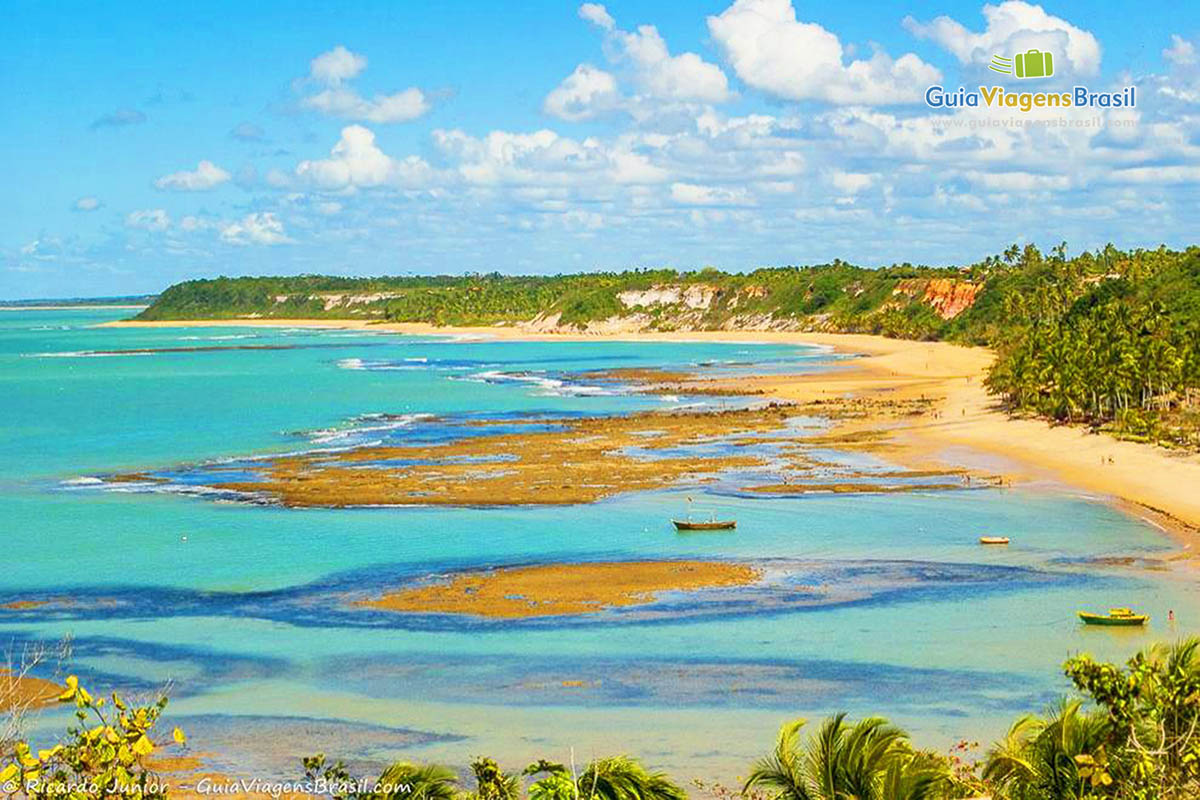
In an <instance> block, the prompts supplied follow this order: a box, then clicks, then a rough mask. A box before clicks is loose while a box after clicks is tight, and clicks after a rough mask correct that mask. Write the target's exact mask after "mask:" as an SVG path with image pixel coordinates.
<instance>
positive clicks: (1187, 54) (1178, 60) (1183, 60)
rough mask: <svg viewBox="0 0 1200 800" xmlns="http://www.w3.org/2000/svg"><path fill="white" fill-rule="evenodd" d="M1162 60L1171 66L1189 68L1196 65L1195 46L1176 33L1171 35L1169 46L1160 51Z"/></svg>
mask: <svg viewBox="0 0 1200 800" xmlns="http://www.w3.org/2000/svg"><path fill="white" fill-rule="evenodd" d="M1162 54H1163V58H1165V59H1166V60H1167V61H1170V62H1171V63H1173V64H1179V65H1181V66H1190V65H1192V64H1195V63H1196V45H1194V44H1192V43H1191V42H1189V41H1188V40H1187V39H1184V38H1183V37H1182V36H1180V35H1179V34H1177V33H1173V34H1171V46H1170V47H1168V48H1167V49H1165V50H1163V51H1162Z"/></svg>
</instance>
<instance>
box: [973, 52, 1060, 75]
mask: <svg viewBox="0 0 1200 800" xmlns="http://www.w3.org/2000/svg"><path fill="white" fill-rule="evenodd" d="M988 69H990V70H992V71H993V72H1001V73H1004V74H1005V75H1016V76H1017V77H1018V78H1049V77H1050V76H1051V75H1053V74H1054V56H1053V55H1051V54H1050V53H1048V52H1046V53H1043V52H1042V51H1041V50H1037V49H1031V50H1026V51H1025V52H1024V53H1017V56H1016V58H1009V57H1007V56H992V62H991V63H990V64H988Z"/></svg>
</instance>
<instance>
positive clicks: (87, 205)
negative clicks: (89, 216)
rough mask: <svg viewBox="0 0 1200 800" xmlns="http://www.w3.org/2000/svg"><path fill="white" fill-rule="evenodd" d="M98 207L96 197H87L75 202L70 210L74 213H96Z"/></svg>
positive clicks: (98, 201) (98, 202)
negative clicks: (73, 210)
mask: <svg viewBox="0 0 1200 800" xmlns="http://www.w3.org/2000/svg"><path fill="white" fill-rule="evenodd" d="M100 205H101V204H100V199H99V198H98V197H92V196H91V195H88V196H87V197H81V198H79V199H78V200H76V201H75V205H74V206H72V208H74V209H75V210H76V211H96V210H97V209H99V208H100Z"/></svg>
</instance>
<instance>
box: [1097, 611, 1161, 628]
mask: <svg viewBox="0 0 1200 800" xmlns="http://www.w3.org/2000/svg"><path fill="white" fill-rule="evenodd" d="M1079 618H1080V619H1081V620H1083V623H1084V624H1085V625H1124V626H1137V625H1145V624H1146V623H1147V622H1148V621H1149V619H1150V615H1149V614H1135V613H1133V610H1132V609H1128V608H1110V609H1109V610H1108V613H1107V614H1089V613H1088V612H1087V611H1080V612H1079Z"/></svg>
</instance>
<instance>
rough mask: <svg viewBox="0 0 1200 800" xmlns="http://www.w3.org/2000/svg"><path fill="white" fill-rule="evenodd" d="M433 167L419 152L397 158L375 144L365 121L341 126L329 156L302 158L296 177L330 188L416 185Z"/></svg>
mask: <svg viewBox="0 0 1200 800" xmlns="http://www.w3.org/2000/svg"><path fill="white" fill-rule="evenodd" d="M432 176H433V169H432V168H431V167H430V166H429V164H428V163H426V162H425V160H424V159H421V158H419V157H417V156H408V157H407V158H404V159H400V160H397V159H394V158H392V157H391V156H389V155H388V154H387V153H384V152H383V150H381V149H380V148H379V146H378V145H376V144H375V134H374V133H373V132H372V131H371V130H370V129H368V128H364V127H363V126H362V125H348V126H346V127H345V128H342V135H341V138H340V139H338V142H337V144H335V145H334V146H333V149H332V150H330V152H329V158H326V159H318V160H312V161H302V162H300V164H299V165H298V166H297V167H296V177H297V178H298V179H299V180H300V181H301V182H303V183H309V184H311V185H313V186H315V187H316V188H318V189H324V190H328V191H336V190H345V189H359V188H364V189H365V188H372V187H377V186H388V185H390V186H416V185H419V184H421V183H424V182H426V181H428V180H429V179H430V178H431V177H432Z"/></svg>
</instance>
